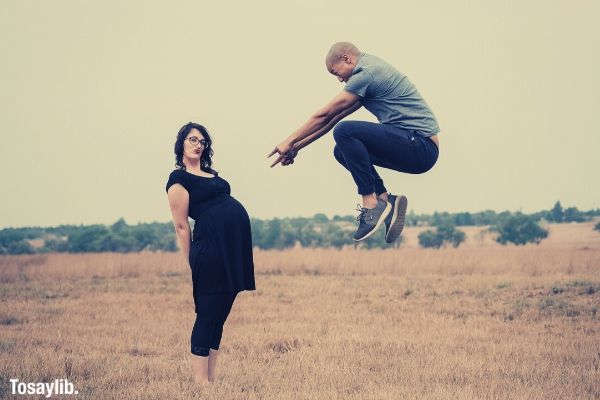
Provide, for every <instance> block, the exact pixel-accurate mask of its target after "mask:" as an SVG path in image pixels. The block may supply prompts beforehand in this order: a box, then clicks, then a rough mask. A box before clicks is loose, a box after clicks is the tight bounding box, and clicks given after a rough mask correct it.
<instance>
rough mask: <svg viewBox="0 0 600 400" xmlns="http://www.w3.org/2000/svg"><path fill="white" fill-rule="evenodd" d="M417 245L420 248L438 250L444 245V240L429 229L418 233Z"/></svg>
mask: <svg viewBox="0 0 600 400" xmlns="http://www.w3.org/2000/svg"><path fill="white" fill-rule="evenodd" d="M419 244H420V245H421V246H422V247H433V248H436V249H439V248H440V247H442V244H444V240H443V239H442V237H441V236H440V235H438V234H437V232H435V231H432V230H431V229H429V230H426V231H424V232H421V233H419Z"/></svg>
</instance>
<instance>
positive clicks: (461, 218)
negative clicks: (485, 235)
mask: <svg viewBox="0 0 600 400" xmlns="http://www.w3.org/2000/svg"><path fill="white" fill-rule="evenodd" d="M454 225H458V226H470V225H474V223H473V216H472V215H471V213H469V212H461V213H457V214H454Z"/></svg>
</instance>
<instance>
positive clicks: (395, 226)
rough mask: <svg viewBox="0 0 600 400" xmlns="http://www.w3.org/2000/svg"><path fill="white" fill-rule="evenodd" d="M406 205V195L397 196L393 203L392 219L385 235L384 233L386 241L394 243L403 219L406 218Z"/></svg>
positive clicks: (402, 227) (399, 232) (400, 231)
mask: <svg viewBox="0 0 600 400" xmlns="http://www.w3.org/2000/svg"><path fill="white" fill-rule="evenodd" d="M407 206H408V200H407V198H406V196H398V197H397V198H396V203H395V204H394V211H393V212H394V214H393V215H392V221H391V225H390V229H389V230H388V233H387V235H385V241H386V243H394V241H395V240H396V239H398V236H400V234H401V233H402V229H404V219H405V218H406V207H407Z"/></svg>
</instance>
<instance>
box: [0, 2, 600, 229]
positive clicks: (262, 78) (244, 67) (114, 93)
mask: <svg viewBox="0 0 600 400" xmlns="http://www.w3.org/2000/svg"><path fill="white" fill-rule="evenodd" d="M598 15H600V3H599V2H597V1H573V2H567V1H524V2H523V1H512V2H507V1H491V0H490V1H462V2H461V1H450V2H447V1H421V2H415V1H406V2H405V1H390V2H376V1H375V2H364V1H360V2H359V1H343V2H337V1H327V2H325V1H320V2H313V1H295V2H290V1H283V2H282V1H268V2H260V1H254V2H214V1H212V2H208V1H202V2H200V1H188V2H182V1H175V2H166V1H164V2H148V1H126V2H124V1H75V0H73V1H62V0H53V1H43V0H38V1H31V0H3V1H2V2H1V4H0V51H1V54H2V61H1V62H0V79H1V82H0V88H1V90H0V110H2V111H1V114H0V115H1V118H0V124H1V129H2V145H1V146H0V168H1V170H2V186H3V190H2V192H3V193H4V194H3V196H2V216H1V218H0V227H8V226H15V227H17V226H54V225H58V224H80V223H82V224H91V223H105V224H110V223H113V222H115V221H116V220H117V219H118V218H120V217H124V218H125V219H126V221H127V222H128V223H131V224H135V223H137V222H151V221H160V222H167V221H169V220H170V218H171V215H170V211H169V208H168V203H167V198H166V192H165V182H166V178H167V176H168V175H169V172H170V171H172V170H173V167H174V155H173V143H174V139H175V135H176V133H177V131H178V129H179V128H180V127H181V126H182V125H183V124H184V123H186V122H188V121H195V122H199V123H201V124H204V125H205V126H206V127H207V128H208V129H209V131H210V132H211V134H212V136H213V139H214V150H215V157H214V161H215V167H216V169H217V170H218V171H219V172H220V175H221V176H222V177H224V178H225V179H227V180H228V181H229V183H230V184H231V186H232V195H233V196H234V197H236V198H237V199H238V200H240V201H241V202H242V203H243V204H244V205H245V207H246V209H247V210H248V213H249V214H250V215H251V216H254V217H259V218H272V217H286V216H289V217H293V216H310V215H313V214H315V213H319V212H322V213H325V214H326V215H329V216H333V215H334V214H342V215H347V214H352V213H353V210H354V207H355V204H356V203H357V202H358V200H359V198H358V196H357V194H356V188H355V185H354V182H353V181H352V179H351V177H350V175H349V174H348V173H347V172H346V171H345V170H344V169H343V168H342V167H341V166H340V165H339V164H338V163H337V162H336V161H335V159H334V158H333V154H332V151H333V138H332V136H331V134H329V135H327V136H326V137H324V138H322V139H321V140H319V141H318V142H315V143H313V144H312V145H311V146H309V147H308V148H306V149H305V150H304V151H303V152H302V153H301V154H300V155H299V157H298V159H297V160H296V163H295V164H294V165H293V166H291V167H285V168H281V167H279V168H274V169H270V168H268V164H267V161H266V160H265V158H264V156H265V154H266V153H267V152H268V151H270V150H271V149H272V148H273V147H274V145H275V144H277V143H279V142H280V141H281V140H282V139H284V137H286V136H287V135H289V134H290V133H291V132H292V131H293V130H295V129H296V128H298V126H300V125H301V124H302V123H303V122H304V121H306V119H307V118H308V117H309V116H310V114H311V113H312V112H314V111H315V110H316V109H318V108H319V107H321V106H323V105H324V104H325V103H327V101H329V99H330V98H332V97H333V96H334V95H336V94H337V93H338V92H339V91H340V90H342V88H343V86H342V84H340V83H339V82H338V81H337V80H336V79H335V77H333V76H332V75H330V74H329V73H328V72H327V70H326V69H325V65H324V56H325V53H326V52H327V50H328V49H329V46H330V45H331V44H332V43H333V42H336V41H351V42H353V43H355V44H356V45H357V46H358V47H359V48H360V49H361V50H362V51H365V52H367V53H371V54H374V55H377V56H378V57H381V58H383V59H385V60H387V61H388V62H390V63H391V64H393V65H394V66H396V68H398V69H399V70H400V71H401V72H403V73H405V74H406V75H407V76H408V77H409V79H410V80H411V81H412V82H413V83H414V84H415V86H416V87H417V88H418V90H419V91H420V92H421V94H422V95H423V97H424V98H425V100H426V101H427V102H428V104H429V105H430V106H431V108H432V110H433V112H434V114H435V115H436V117H437V119H438V122H439V125H440V128H441V133H440V135H439V138H440V158H439V160H438V163H437V165H436V166H435V167H434V169H433V170H431V171H429V172H428V173H426V174H423V175H408V174H402V173H399V172H395V171H389V170H380V171H381V175H382V177H383V178H384V180H385V183H386V186H387V187H388V189H390V191H392V192H394V193H404V194H406V195H407V197H408V199H409V209H412V210H414V211H415V212H417V213H432V212H433V211H436V210H437V211H450V212H456V211H481V210H485V209H492V210H496V211H501V210H506V209H508V210H511V211H516V210H522V211H524V212H531V211H537V210H540V209H548V208H550V207H551V206H552V205H553V203H554V202H555V201H556V200H560V201H561V202H562V204H563V205H564V206H577V207H578V208H580V209H590V208H597V207H600V186H599V185H598V181H599V177H598V171H599V170H600V157H599V154H600V152H599V147H600V146H599V145H600V138H599V134H600V129H599V124H598V122H597V121H595V120H594V119H593V118H594V115H596V116H597V115H598V113H599V111H600V78H599V77H598V71H600V51H599V49H600V27H599V24H598V21H597V19H598ZM348 119H359V120H369V121H375V118H374V117H373V116H372V115H371V114H369V113H368V112H367V111H364V110H360V111H358V112H356V113H354V114H352V115H351V116H350V117H348Z"/></svg>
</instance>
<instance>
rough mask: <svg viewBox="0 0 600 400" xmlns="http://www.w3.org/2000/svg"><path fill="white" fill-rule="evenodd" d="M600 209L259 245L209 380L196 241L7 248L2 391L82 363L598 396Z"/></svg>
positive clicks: (103, 385) (93, 381) (285, 392)
mask: <svg viewBox="0 0 600 400" xmlns="http://www.w3.org/2000/svg"><path fill="white" fill-rule="evenodd" d="M592 227H593V224H591V223H585V224H564V225H551V226H550V227H549V228H550V237H549V238H548V239H547V240H545V241H543V242H542V243H541V244H540V245H539V246H535V245H528V246H524V247H516V246H506V247H503V246H500V245H497V244H495V243H494V242H493V240H492V239H491V238H490V237H489V235H486V234H482V233H481V229H480V228H471V229H465V231H466V232H467V234H468V237H469V238H468V241H467V242H466V243H465V244H464V245H463V246H461V247H459V248H458V249H453V248H446V249H441V250H424V249H419V248H418V246H417V241H416V235H417V234H418V232H419V230H420V229H419V228H409V229H407V231H406V240H405V242H404V244H403V245H402V246H401V247H400V248H399V249H394V250H370V251H369V250H360V249H358V250H355V249H345V250H324V249H292V250H287V251H256V252H255V264H256V283H257V290H256V291H254V292H244V293H243V294H241V295H240V296H239V297H238V299H237V300H236V303H235V304H234V308H233V310H232V313H231V315H230V317H229V319H228V321H227V323H226V325H225V330H224V334H223V341H222V344H221V351H220V360H219V363H220V365H219V371H218V372H219V376H218V378H217V380H216V382H215V383H213V384H212V385H211V386H208V387H197V386H195V385H194V384H193V383H192V375H191V370H190V365H189V359H190V357H191V355H190V354H189V335H190V331H191V327H192V325H193V322H194V313H193V301H192V295H191V283H190V273H189V268H188V266H187V264H185V262H184V261H183V259H182V258H181V256H180V255H178V254H171V253H141V254H107V253H103V254H84V255H68V254H48V255H34V256H4V257H0V298H1V306H0V381H1V385H2V386H1V389H0V390H1V391H2V392H0V396H5V397H10V393H9V385H8V379H10V378H19V379H20V380H21V381H25V382H39V381H42V382H44V381H45V382H50V381H53V380H54V379H56V378H68V379H69V380H70V381H71V382H73V383H74V384H75V388H76V389H77V390H78V391H79V395H78V396H77V398H79V399H278V400H283V399H361V400H362V399H598V398H600V233H599V232H595V231H593V230H592ZM61 398H63V397H62V396H61ZM67 398H68V397H67Z"/></svg>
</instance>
